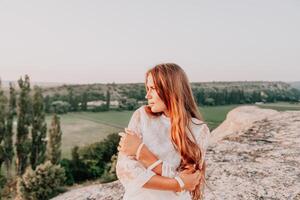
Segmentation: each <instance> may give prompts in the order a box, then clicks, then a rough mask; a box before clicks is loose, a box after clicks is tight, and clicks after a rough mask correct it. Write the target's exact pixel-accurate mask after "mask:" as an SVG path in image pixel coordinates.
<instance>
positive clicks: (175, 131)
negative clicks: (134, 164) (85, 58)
mask: <svg viewBox="0 0 300 200" xmlns="http://www.w3.org/2000/svg"><path fill="white" fill-rule="evenodd" d="M149 74H151V75H152V77H153V82H154V85H155V88H156V91H157V93H158V96H159V97H160V99H161V100H162V101H163V102H164V104H165V105H166V107H167V110H168V114H169V116H170V120H171V138H172V143H173V145H174V147H175V149H176V150H177V151H178V152H179V153H180V155H181V162H180V166H179V168H178V170H179V171H183V170H184V169H189V168H190V167H193V168H194V169H195V170H200V174H201V181H200V184H199V185H198V186H197V187H196V189H195V190H194V191H193V192H191V195H192V197H193V200H199V199H202V198H203V189H204V183H205V161H204V159H203V154H202V150H201V149H200V147H199V146H198V145H197V143H196V140H195V137H194V135H193V133H192V131H191V128H190V123H191V122H193V121H192V118H196V119H199V120H201V121H203V118H202V116H201V114H200V112H199V110H198V107H197V104H196V102H195V100H194V97H193V94H192V90H191V87H190V84H189V81H188V78H187V76H186V74H185V72H184V71H183V69H182V68H181V67H179V66H178V65H177V64H174V63H163V64H159V65H156V66H155V67H153V68H151V69H150V70H148V71H147V73H146V85H147V77H148V75H149ZM146 90H147V86H146ZM146 112H147V113H149V114H151V115H154V116H157V115H161V114H162V113H153V112H152V111H151V109H150V108H149V107H146ZM188 131H189V132H190V133H192V134H190V135H191V136H192V138H191V137H189V136H188V134H189V133H188Z"/></svg>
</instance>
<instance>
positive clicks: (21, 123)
mask: <svg viewBox="0 0 300 200" xmlns="http://www.w3.org/2000/svg"><path fill="white" fill-rule="evenodd" d="M18 84H19V87H20V96H19V99H18V108H19V109H18V122H17V138H16V152H17V157H16V170H17V175H19V176H20V175H22V174H23V173H24V172H25V169H26V167H27V166H28V157H29V153H30V148H31V140H30V139H29V126H30V125H31V121H32V116H31V110H32V108H31V98H30V95H29V93H30V82H29V76H28V75H25V79H24V80H23V79H22V77H21V78H20V79H19V81H18Z"/></svg>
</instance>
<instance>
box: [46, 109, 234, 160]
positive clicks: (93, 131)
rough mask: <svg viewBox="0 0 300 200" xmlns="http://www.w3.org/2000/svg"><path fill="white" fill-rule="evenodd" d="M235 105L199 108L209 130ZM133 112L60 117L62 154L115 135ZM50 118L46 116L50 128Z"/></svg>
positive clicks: (67, 154) (68, 154)
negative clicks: (75, 147) (73, 148)
mask: <svg viewBox="0 0 300 200" xmlns="http://www.w3.org/2000/svg"><path fill="white" fill-rule="evenodd" d="M235 107H237V105H230V106H214V107H201V108H200V111H201V113H202V114H203V117H204V119H205V121H206V122H207V123H208V126H209V127H210V129H214V128H215V127H217V126H218V125H219V124H220V123H221V122H222V121H223V120H224V119H225V117H226V114H227V113H228V112H229V111H230V110H231V109H233V108H235ZM132 113H133V111H109V112H98V113H93V112H74V113H68V114H64V115H60V117H61V126H62V131H63V136H62V151H63V152H62V154H63V157H67V158H69V157H70V154H71V149H72V147H74V146H75V145H78V146H84V145H87V144H91V143H93V142H97V141H100V140H102V139H103V138H105V137H106V136H107V135H108V134H111V133H117V132H119V131H121V130H123V128H124V127H126V126H127V125H128V122H129V120H130V117H131V115H132ZM50 121H51V116H47V123H48V127H50V126H49V125H50Z"/></svg>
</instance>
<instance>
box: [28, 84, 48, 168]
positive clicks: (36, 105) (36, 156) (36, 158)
mask: <svg viewBox="0 0 300 200" xmlns="http://www.w3.org/2000/svg"><path fill="white" fill-rule="evenodd" d="M32 108H33V113H32V114H33V121H32V130H31V138H32V143H31V154H30V163H31V167H32V169H35V168H36V166H37V165H39V164H41V163H43V162H44V161H45V152H46V147H47V142H46V136H47V124H46V121H45V110H44V99H43V95H42V91H41V89H40V88H39V87H35V88H34V96H33V102H32Z"/></svg>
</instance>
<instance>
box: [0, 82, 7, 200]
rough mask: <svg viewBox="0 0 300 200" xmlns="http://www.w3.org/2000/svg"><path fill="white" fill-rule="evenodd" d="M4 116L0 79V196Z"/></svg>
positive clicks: (4, 108)
mask: <svg viewBox="0 0 300 200" xmlns="http://www.w3.org/2000/svg"><path fill="white" fill-rule="evenodd" d="M5 117H6V98H5V96H4V92H3V90H2V88H1V81H0V196H1V190H2V187H3V186H4V184H5V181H6V179H5V177H4V176H3V175H2V173H1V166H2V163H3V161H4V160H5V152H4V144H3V139H4V137H5V131H6V130H5V129H6V127H5ZM0 198H1V197H0Z"/></svg>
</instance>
